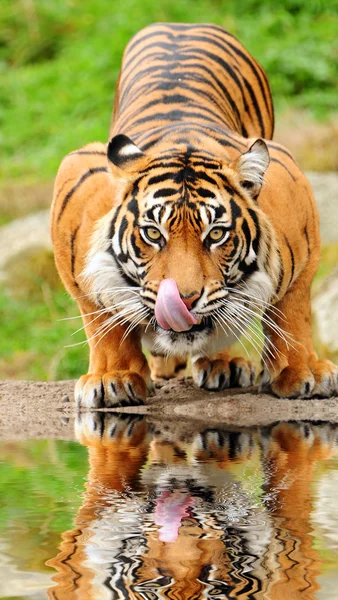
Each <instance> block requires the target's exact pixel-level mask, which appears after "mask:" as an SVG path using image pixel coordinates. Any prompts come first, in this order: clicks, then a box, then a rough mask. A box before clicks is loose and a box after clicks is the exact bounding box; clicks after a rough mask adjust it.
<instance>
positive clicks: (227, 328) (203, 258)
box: [84, 134, 278, 355]
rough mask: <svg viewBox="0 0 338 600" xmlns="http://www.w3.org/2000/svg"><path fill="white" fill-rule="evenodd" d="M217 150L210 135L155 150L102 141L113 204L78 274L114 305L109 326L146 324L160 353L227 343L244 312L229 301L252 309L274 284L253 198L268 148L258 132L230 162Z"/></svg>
mask: <svg viewBox="0 0 338 600" xmlns="http://www.w3.org/2000/svg"><path fill="white" fill-rule="evenodd" d="M222 153H223V154H224V150H222V148H221V147H220V145H219V144H218V143H217V142H216V141H214V140H211V141H209V144H208V149H204V148H203V149H201V147H200V146H199V147H197V146H192V145H187V144H184V143H181V144H178V145H177V146H176V148H175V150H173V149H172V148H168V146H166V145H165V144H164V145H162V146H161V145H159V146H158V148H156V154H155V150H154V149H153V150H152V154H148V153H145V152H143V151H142V150H140V149H139V148H138V147H137V146H136V145H135V144H134V143H133V142H132V140H130V139H129V138H128V137H127V136H125V135H122V134H120V135H116V136H115V137H113V138H112V140H111V141H110V143H109V144H108V151H107V156H108V164H109V168H110V171H111V174H112V177H113V182H114V184H113V185H114V194H115V197H114V198H113V199H112V200H113V202H114V206H115V207H114V208H113V209H112V210H111V211H110V212H109V214H107V215H106V216H105V217H104V218H103V219H101V220H100V221H99V222H98V226H97V229H96V232H95V234H94V238H93V241H92V248H91V250H90V252H89V256H88V261H87V266H86V269H85V271H84V276H85V278H86V279H87V281H88V282H90V284H91V288H90V289H91V292H92V293H93V296H94V297H95V300H96V303H98V302H99V304H100V305H102V306H103V307H106V308H111V309H112V310H113V309H115V310H118V315H119V316H116V314H114V315H113V316H112V317H111V322H112V324H114V319H115V322H116V323H122V322H123V323H128V330H129V331H131V330H132V329H133V328H134V327H138V326H140V325H143V326H145V327H144V329H146V333H145V337H146V341H148V344H149V345H150V347H152V348H155V349H157V350H160V351H164V352H166V353H173V354H180V355H184V354H187V353H193V354H195V355H196V354H199V353H203V352H204V351H206V349H208V350H212V351H216V350H218V348H221V347H222V348H224V346H226V345H228V344H230V343H232V341H234V339H236V338H238V337H239V335H240V334H241V331H242V330H243V327H244V324H245V322H246V321H247V320H248V318H249V316H248V315H249V312H250V309H249V312H248V311H246V313H245V315H244V312H243V315H242V316H241V315H239V316H237V317H236V318H234V313H233V312H232V306H233V303H236V306H237V307H238V306H239V307H244V305H245V303H246V302H249V303H250V302H251V311H254V309H255V308H256V309H257V302H260V301H261V302H263V303H264V302H267V301H269V300H270V299H271V297H272V295H273V292H274V289H275V286H276V280H277V278H278V255H277V250H276V247H275V242H274V234H273V230H272V226H271V225H270V223H269V221H268V220H267V218H266V216H265V215H264V213H263V212H262V211H261V210H260V208H259V206H258V203H257V198H258V195H259V193H260V191H261V187H262V184H263V178H264V174H265V172H266V169H267V168H268V165H269V160H270V159H269V153H268V149H267V146H266V144H265V142H264V141H263V140H261V139H258V140H256V141H255V142H254V143H253V144H252V145H251V147H250V148H249V150H248V151H246V152H244V153H243V154H241V155H239V156H238V157H237V158H236V159H235V160H233V161H231V162H229V160H227V159H226V158H225V157H223V158H222ZM161 282H162V287H160V286H161ZM163 282H164V283H163ZM169 282H170V283H169ZM159 290H160V291H159ZM253 299H255V300H253ZM171 300H172V301H173V304H172V308H173V310H174V305H175V302H176V305H177V311H178V319H176V320H175V318H174V317H171V316H170V314H171V313H170V310H171V308H170V307H171V304H170V303H171ZM157 308H158V310H156V309H157ZM236 310H237V313H238V308H237V309H236ZM158 315H162V317H159V316H158ZM180 317H182V320H183V324H182V320H181V321H180ZM250 317H251V315H250ZM178 321H179V322H178ZM216 333H217V335H215V334H216ZM225 338H227V341H226V343H225Z"/></svg>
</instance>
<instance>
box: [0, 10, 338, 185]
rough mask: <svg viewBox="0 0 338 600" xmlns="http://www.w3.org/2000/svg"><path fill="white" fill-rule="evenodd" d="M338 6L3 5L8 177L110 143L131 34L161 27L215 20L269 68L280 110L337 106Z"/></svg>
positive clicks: (39, 173) (0, 131)
mask: <svg viewBox="0 0 338 600" xmlns="http://www.w3.org/2000/svg"><path fill="white" fill-rule="evenodd" d="M337 10H338V0H326V1H325V2H324V1H322V0H308V1H306V0H277V1H276V2H270V1H269V0H241V1H240V2H238V1H236V0H181V1H180V2H173V1H172V0H162V2H155V1H154V0H143V1H142V2H139V1H138V0H126V1H125V2H118V1H117V0H100V1H99V2H97V1H96V0H58V1H56V0H51V1H47V0H12V1H11V2H2V3H1V4H0V156H1V161H0V165H1V167H0V168H1V178H2V179H3V180H8V179H10V178H15V179H24V180H31V181H36V180H41V179H47V178H49V177H51V176H53V175H54V174H55V172H56V169H57V167H58V164H59V163H60V160H61V158H62V156H64V155H65V154H66V153H67V152H69V151H70V150H73V149H74V148H76V147H78V146H81V145H83V144H84V143H87V142H89V141H94V140H102V141H104V140H105V139H106V138H107V132H108V124H109V120H110V114H111V106H112V101H113V94H114V86H115V81H116V77H117V74H118V71H119V67H120V62H121V57H122V52H123V49H124V47H125V45H126V43H127V42H128V40H129V39H130V38H131V36H132V35H133V34H134V33H135V32H136V31H138V30H139V29H141V28H142V27H144V26H146V25H147V24H149V23H152V22H154V21H176V22H180V21H183V22H212V23H217V24H219V25H222V26H224V27H225V28H226V29H228V30H229V31H231V32H232V33H233V34H235V35H236V36H237V37H238V38H239V39H240V40H241V41H242V42H243V44H244V45H245V46H246V47H247V48H248V50H249V51H250V52H251V53H252V54H253V55H254V56H255V57H256V58H257V59H258V60H259V61H260V62H261V63H262V64H263V66H264V67H265V69H266V71H267V73H268V75H269V79H270V82H271V86H272V91H273V96H274V100H275V104H276V106H277V109H280V108H283V107H285V106H289V105H290V104H292V106H295V107H299V108H306V109H308V110H310V111H312V113H313V114H315V115H316V116H318V117H322V118H324V117H327V116H328V114H329V113H330V112H332V111H334V110H335V109H336V102H337V98H336V93H335V83H336V81H337V74H338V63H337V60H335V59H336V54H335V53H336V51H337V18H336V17H337Z"/></svg>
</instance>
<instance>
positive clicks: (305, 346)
mask: <svg viewBox="0 0 338 600" xmlns="http://www.w3.org/2000/svg"><path fill="white" fill-rule="evenodd" d="M310 284H311V278H310V276H309V275H308V273H307V270H306V269H305V270H304V272H303V273H302V274H301V275H300V277H299V278H298V279H297V281H296V282H295V283H294V284H293V286H292V287H291V288H290V290H289V291H288V292H287V293H286V294H285V296H284V297H283V298H282V299H281V300H280V301H279V302H278V303H277V304H276V305H275V307H274V308H271V310H269V311H268V312H267V313H266V314H265V315H264V317H263V329H264V333H265V336H266V352H265V358H266V360H265V363H266V367H265V369H264V371H263V373H262V376H261V382H260V388H261V389H263V390H266V391H271V392H273V393H274V394H276V395H277V396H280V397H287V398H302V397H305V398H310V397H316V396H317V397H326V398H327V397H330V396H334V395H335V394H337V393H338V367H336V366H335V365H334V364H333V363H332V362H331V361H329V360H319V359H318V356H317V354H316V352H315V350H314V345H313V339H312V331H311V302H310Z"/></svg>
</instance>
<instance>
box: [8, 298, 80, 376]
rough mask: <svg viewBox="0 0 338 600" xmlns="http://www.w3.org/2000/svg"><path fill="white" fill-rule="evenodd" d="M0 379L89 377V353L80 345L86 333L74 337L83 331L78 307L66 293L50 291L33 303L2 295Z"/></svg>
mask: <svg viewBox="0 0 338 600" xmlns="http://www.w3.org/2000/svg"><path fill="white" fill-rule="evenodd" d="M0 313H1V315H3V316H2V319H1V325H0V378H1V379H7V378H8V379H12V378H13V379H33V380H40V381H46V380H58V379H72V378H75V377H78V376H79V375H81V374H83V373H86V371H87V365H88V349H87V347H86V345H83V344H80V345H79V346H74V347H73V348H66V346H67V345H69V344H76V343H78V342H81V341H83V340H84V339H85V336H84V334H83V332H80V333H79V334H77V335H76V336H72V333H73V332H74V331H76V330H77V329H78V328H79V327H82V322H81V319H75V318H74V319H72V320H66V321H65V320H61V319H65V318H68V317H73V316H74V317H75V316H76V315H78V311H77V308H76V305H75V303H74V302H73V301H72V300H71V299H70V298H69V297H68V295H67V294H66V292H64V291H63V290H57V291H56V290H51V289H50V288H48V287H46V288H45V289H44V290H42V293H41V297H40V298H37V297H36V298H35V299H33V301H32V300H31V299H30V300H29V301H28V299H27V298H26V297H21V298H16V297H13V296H12V295H11V294H10V293H9V292H6V291H1V292H0Z"/></svg>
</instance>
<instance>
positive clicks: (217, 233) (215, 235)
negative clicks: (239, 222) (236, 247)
mask: <svg viewBox="0 0 338 600" xmlns="http://www.w3.org/2000/svg"><path fill="white" fill-rule="evenodd" d="M224 236H225V230H224V229H223V228H222V227H214V228H213V229H211V231H210V232H209V238H210V239H211V240H212V241H213V242H220V241H221V239H222V238H223V237H224Z"/></svg>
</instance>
